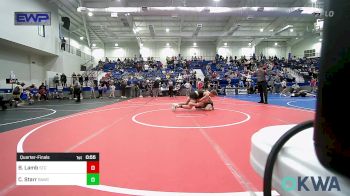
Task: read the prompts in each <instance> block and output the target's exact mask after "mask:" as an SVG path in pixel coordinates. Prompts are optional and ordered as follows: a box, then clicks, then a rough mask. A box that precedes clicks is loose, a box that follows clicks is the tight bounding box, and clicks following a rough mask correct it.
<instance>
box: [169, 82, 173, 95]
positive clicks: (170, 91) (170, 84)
mask: <svg viewBox="0 0 350 196" xmlns="http://www.w3.org/2000/svg"><path fill="white" fill-rule="evenodd" d="M168 85H169V96H170V97H173V96H174V83H173V81H172V80H169V82H168Z"/></svg>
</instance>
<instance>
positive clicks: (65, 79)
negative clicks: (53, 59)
mask: <svg viewBox="0 0 350 196" xmlns="http://www.w3.org/2000/svg"><path fill="white" fill-rule="evenodd" d="M61 84H62V86H63V87H67V76H66V75H65V74H64V73H62V75H61Z"/></svg>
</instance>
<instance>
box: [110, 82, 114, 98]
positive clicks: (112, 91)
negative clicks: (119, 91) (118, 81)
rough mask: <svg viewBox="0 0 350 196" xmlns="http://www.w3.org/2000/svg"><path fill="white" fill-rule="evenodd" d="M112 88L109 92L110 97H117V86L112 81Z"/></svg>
mask: <svg viewBox="0 0 350 196" xmlns="http://www.w3.org/2000/svg"><path fill="white" fill-rule="evenodd" d="M109 88H110V90H111V93H110V94H109V98H111V97H113V98H115V86H114V84H113V83H112V85H111V86H109Z"/></svg>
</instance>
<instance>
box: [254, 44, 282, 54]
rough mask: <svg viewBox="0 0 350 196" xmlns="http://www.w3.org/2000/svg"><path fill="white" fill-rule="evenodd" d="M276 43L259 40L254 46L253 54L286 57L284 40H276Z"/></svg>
mask: <svg viewBox="0 0 350 196" xmlns="http://www.w3.org/2000/svg"><path fill="white" fill-rule="evenodd" d="M277 43H278V45H277V46H275V42H260V43H259V44H258V45H257V46H256V47H255V54H256V55H257V56H260V54H261V53H262V54H263V55H265V56H266V57H269V56H275V55H276V56H277V57H279V58H281V57H284V58H287V57H288V54H287V46H286V43H285V42H277Z"/></svg>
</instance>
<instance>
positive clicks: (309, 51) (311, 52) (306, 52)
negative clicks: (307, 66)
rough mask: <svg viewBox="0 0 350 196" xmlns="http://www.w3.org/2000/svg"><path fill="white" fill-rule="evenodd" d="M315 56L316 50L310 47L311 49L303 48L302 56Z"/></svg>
mask: <svg viewBox="0 0 350 196" xmlns="http://www.w3.org/2000/svg"><path fill="white" fill-rule="evenodd" d="M315 56H316V50H315V49H312V50H305V51H304V57H306V58H308V57H315Z"/></svg>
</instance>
